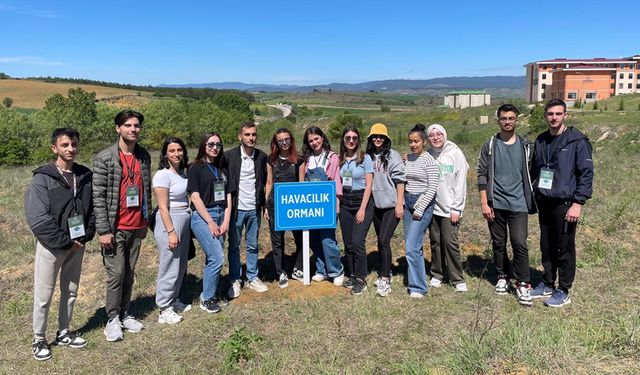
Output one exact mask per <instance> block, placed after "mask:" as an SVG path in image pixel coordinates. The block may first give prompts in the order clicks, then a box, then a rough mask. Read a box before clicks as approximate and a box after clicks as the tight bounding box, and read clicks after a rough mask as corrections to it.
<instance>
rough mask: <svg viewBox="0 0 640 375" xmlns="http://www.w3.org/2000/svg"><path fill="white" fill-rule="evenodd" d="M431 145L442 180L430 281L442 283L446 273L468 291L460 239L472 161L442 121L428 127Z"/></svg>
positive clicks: (459, 289) (431, 235)
mask: <svg viewBox="0 0 640 375" xmlns="http://www.w3.org/2000/svg"><path fill="white" fill-rule="evenodd" d="M427 134H428V137H429V143H430V144H431V148H430V149H429V154H430V155H431V156H433V158H434V159H435V160H436V163H437V165H438V168H439V170H440V183H439V184H438V193H437V194H436V206H435V208H434V210H433V220H431V226H429V239H430V241H431V271H430V273H431V281H430V282H429V285H430V286H432V287H434V288H438V287H440V286H442V282H443V281H444V278H445V275H446V274H448V276H449V281H450V282H451V284H452V285H453V286H454V288H455V290H456V291H457V292H466V291H468V288H467V283H466V282H465V281H464V275H463V273H462V256H461V255H460V244H459V243H458V228H459V227H460V217H461V216H462V211H463V210H464V203H465V198H466V196H467V169H469V165H468V164H467V160H466V159H465V157H464V154H463V153H462V150H460V148H459V147H458V146H457V145H456V144H455V143H453V142H451V141H448V140H447V132H446V130H444V128H443V127H442V125H438V124H433V125H431V126H429V128H428V129H427Z"/></svg>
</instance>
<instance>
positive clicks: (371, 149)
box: [367, 134, 391, 169]
mask: <svg viewBox="0 0 640 375" xmlns="http://www.w3.org/2000/svg"><path fill="white" fill-rule="evenodd" d="M376 135H377V136H382V137H384V142H383V143H382V146H381V147H380V161H381V162H382V165H383V168H384V169H387V166H388V164H389V153H390V152H391V139H389V137H387V136H386V135H381V134H376ZM367 154H369V156H370V157H371V160H375V155H376V145H374V144H373V141H372V140H371V137H369V138H367Z"/></svg>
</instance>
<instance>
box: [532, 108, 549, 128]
mask: <svg viewBox="0 0 640 375" xmlns="http://www.w3.org/2000/svg"><path fill="white" fill-rule="evenodd" d="M546 128H547V121H546V120H545V119H544V108H543V107H542V106H541V105H540V104H536V105H535V106H534V107H533V108H532V109H531V116H529V134H538V133H541V132H543V131H544V130H545V129H546Z"/></svg>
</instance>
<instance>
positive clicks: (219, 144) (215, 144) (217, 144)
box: [207, 142, 222, 150]
mask: <svg viewBox="0 0 640 375" xmlns="http://www.w3.org/2000/svg"><path fill="white" fill-rule="evenodd" d="M207 148H211V149H213V148H217V149H218V150H222V142H209V143H207Z"/></svg>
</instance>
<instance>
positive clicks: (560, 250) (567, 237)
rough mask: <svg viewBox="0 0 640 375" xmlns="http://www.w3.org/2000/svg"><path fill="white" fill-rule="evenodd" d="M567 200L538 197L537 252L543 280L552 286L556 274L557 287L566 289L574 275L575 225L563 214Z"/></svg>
mask: <svg viewBox="0 0 640 375" xmlns="http://www.w3.org/2000/svg"><path fill="white" fill-rule="evenodd" d="M569 207H571V202H567V201H561V200H556V199H547V198H543V199H539V200H538V209H539V214H538V220H539V222H540V251H541V252H542V266H543V267H544V278H543V281H544V283H545V284H546V285H547V286H550V287H554V286H555V281H556V277H557V278H558V281H559V286H560V288H561V289H564V290H565V291H568V290H569V289H570V288H571V286H572V285H573V280H574V279H575V277H576V227H577V223H569V222H568V221H566V220H565V215H566V214H567V211H568V210H569Z"/></svg>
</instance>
